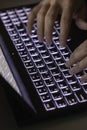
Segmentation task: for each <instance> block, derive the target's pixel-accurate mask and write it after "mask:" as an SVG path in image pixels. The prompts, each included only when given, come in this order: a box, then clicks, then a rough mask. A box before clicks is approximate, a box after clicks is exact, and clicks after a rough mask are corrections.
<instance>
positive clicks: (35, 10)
mask: <svg viewBox="0 0 87 130" xmlns="http://www.w3.org/2000/svg"><path fill="white" fill-rule="evenodd" d="M40 8H41V3H40V4H39V5H37V6H36V7H34V8H33V9H32V11H31V13H30V14H29V17H28V23H27V27H28V31H29V33H31V30H32V26H33V23H34V19H35V17H36V15H37V13H38V11H39V10H40Z"/></svg>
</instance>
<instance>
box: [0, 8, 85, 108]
mask: <svg viewBox="0 0 87 130" xmlns="http://www.w3.org/2000/svg"><path fill="white" fill-rule="evenodd" d="M30 12H31V8H28V7H20V8H13V9H7V10H5V11H1V12H0V19H1V23H2V25H3V27H4V29H5V31H6V34H7V35H8V37H9V38H10V40H11V46H13V47H14V49H15V51H16V53H17V54H18V56H19V58H20V60H21V62H22V64H23V66H24V70H25V71H26V72H27V77H26V80H28V79H30V81H31V82H32V84H33V86H32V88H33V89H34V91H35V93H36V95H38V97H39V99H40V102H41V104H42V106H43V108H44V110H45V111H55V110H61V109H64V108H68V107H73V106H76V105H80V104H83V103H87V83H81V82H80V78H81V76H82V75H83V74H84V73H86V72H87V69H85V70H83V71H82V72H79V73H77V74H74V75H70V74H69V68H67V67H66V66H65V62H66V61H67V60H68V59H69V56H70V54H71V53H72V51H71V49H70V48H69V46H68V45H67V46H66V47H60V43H59V35H60V25H59V21H55V23H54V24H55V25H54V31H53V34H52V35H53V38H52V42H53V44H52V45H51V46H49V45H47V43H46V41H45V40H44V41H43V43H39V40H38V36H37V24H36V20H35V21H34V24H33V28H32V34H31V35H29V34H28V30H27V20H28V16H29V14H30ZM71 41H72V39H71V38H68V39H67V43H69V42H71ZM12 55H14V54H12ZM19 66H21V65H20V64H19ZM25 88H26V86H25ZM29 93H32V91H31V92H29ZM37 103H38V100H37Z"/></svg>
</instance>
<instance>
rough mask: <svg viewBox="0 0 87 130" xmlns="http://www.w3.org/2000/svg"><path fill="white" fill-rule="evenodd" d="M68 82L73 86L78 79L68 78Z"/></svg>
mask: <svg viewBox="0 0 87 130" xmlns="http://www.w3.org/2000/svg"><path fill="white" fill-rule="evenodd" d="M67 81H68V83H69V84H73V83H76V79H75V77H74V76H71V77H67Z"/></svg>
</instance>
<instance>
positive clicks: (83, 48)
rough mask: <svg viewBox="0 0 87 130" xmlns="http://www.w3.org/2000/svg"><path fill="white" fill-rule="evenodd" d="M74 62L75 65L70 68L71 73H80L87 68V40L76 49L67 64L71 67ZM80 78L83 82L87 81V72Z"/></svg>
mask: <svg viewBox="0 0 87 130" xmlns="http://www.w3.org/2000/svg"><path fill="white" fill-rule="evenodd" d="M73 64H75V66H74V67H72V68H71V69H70V70H69V72H70V74H75V73H78V72H80V71H82V70H83V69H85V68H87V40H85V41H84V42H83V43H82V44H81V45H80V46H79V47H77V48H76V49H75V50H74V52H73V53H72V54H71V56H70V59H69V61H67V63H66V66H67V67H70V66H72V65H73ZM80 80H81V82H87V74H84V75H83V76H82V77H81V79H80Z"/></svg>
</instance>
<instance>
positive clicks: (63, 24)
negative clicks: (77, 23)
mask: <svg viewBox="0 0 87 130" xmlns="http://www.w3.org/2000/svg"><path fill="white" fill-rule="evenodd" d="M72 13H73V10H72V9H71V8H70V7H66V8H65V9H64V10H63V13H62V16H61V21H60V45H61V46H65V44H66V41H67V37H68V34H69V30H70V26H71V21H72Z"/></svg>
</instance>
